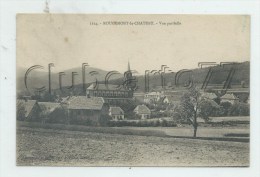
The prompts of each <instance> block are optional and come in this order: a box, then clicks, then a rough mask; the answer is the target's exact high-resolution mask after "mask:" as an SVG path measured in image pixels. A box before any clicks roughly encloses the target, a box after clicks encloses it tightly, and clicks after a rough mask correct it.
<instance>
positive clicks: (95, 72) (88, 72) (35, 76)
mask: <svg viewBox="0 0 260 177" xmlns="http://www.w3.org/2000/svg"><path fill="white" fill-rule="evenodd" d="M26 71H27V69H25V68H17V71H16V76H17V82H16V83H17V92H18V93H25V92H26V87H25V83H24V76H25V73H26ZM61 72H64V73H65V75H64V76H62V86H64V87H68V86H71V85H72V76H71V75H72V72H77V74H78V75H76V76H75V80H74V82H75V83H74V84H75V85H77V86H79V85H82V83H83V82H82V69H81V67H79V68H72V69H68V70H64V71H61ZM107 73H108V71H105V70H101V69H97V68H93V67H86V69H85V76H86V77H85V81H86V83H92V82H94V81H95V80H96V79H97V80H98V81H104V79H105V76H106V74H107ZM122 77H123V74H116V75H113V76H112V77H111V78H115V79H117V78H122ZM27 82H28V87H29V88H36V87H42V86H45V87H46V89H47V90H48V82H49V75H48V72H43V71H40V70H39V69H38V70H34V71H32V72H31V73H30V74H29V76H28V80H27ZM51 84H52V89H54V90H56V89H58V88H59V73H54V72H52V73H51Z"/></svg>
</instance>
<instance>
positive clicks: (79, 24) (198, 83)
mask: <svg viewBox="0 0 260 177" xmlns="http://www.w3.org/2000/svg"><path fill="white" fill-rule="evenodd" d="M16 28H17V29H16V30H17V31H16V39H17V40H16V41H17V44H16V52H17V53H16V84H17V88H16V92H17V93H16V94H17V95H16V122H17V126H16V165H17V166H130V167H132V166H141V167H143V166H152V167H176V166H184V167H193V166H203V167H216V166H221V167H222V166H227V167H248V166H250V158H249V157H250V147H249V141H250V93H249V91H250V75H249V73H250V16H249V15H167V14H165V15H155V14H151V15H144V14H143V15H141V14H135V15H120V14H117V15H96V14H17V16H16Z"/></svg>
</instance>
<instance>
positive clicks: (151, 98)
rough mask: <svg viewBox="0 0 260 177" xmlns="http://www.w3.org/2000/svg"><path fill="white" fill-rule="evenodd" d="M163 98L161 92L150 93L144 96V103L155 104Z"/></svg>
mask: <svg viewBox="0 0 260 177" xmlns="http://www.w3.org/2000/svg"><path fill="white" fill-rule="evenodd" d="M161 97H163V95H162V93H161V92H149V93H147V94H145V95H144V102H145V103H148V104H150V103H155V102H158V101H159V100H160V98H161Z"/></svg>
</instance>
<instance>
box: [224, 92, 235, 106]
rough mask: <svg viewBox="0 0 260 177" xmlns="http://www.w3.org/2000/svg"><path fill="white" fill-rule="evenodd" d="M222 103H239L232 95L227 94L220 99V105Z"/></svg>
mask: <svg viewBox="0 0 260 177" xmlns="http://www.w3.org/2000/svg"><path fill="white" fill-rule="evenodd" d="M223 102H230V103H231V104H234V103H237V102H239V99H238V98H237V97H236V96H235V95H234V94H230V93H227V94H225V95H223V96H222V97H220V103H223Z"/></svg>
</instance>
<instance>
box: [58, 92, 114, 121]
mask: <svg viewBox="0 0 260 177" xmlns="http://www.w3.org/2000/svg"><path fill="white" fill-rule="evenodd" d="M62 106H63V107H64V108H66V110H67V111H68V113H67V114H68V119H69V121H70V122H72V123H73V122H75V123H82V124H87V125H99V121H100V119H102V116H106V115H107V116H108V110H109V109H108V105H107V104H105V101H104V99H103V98H102V97H91V98H88V97H86V96H71V97H69V98H68V99H66V101H64V102H62Z"/></svg>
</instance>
